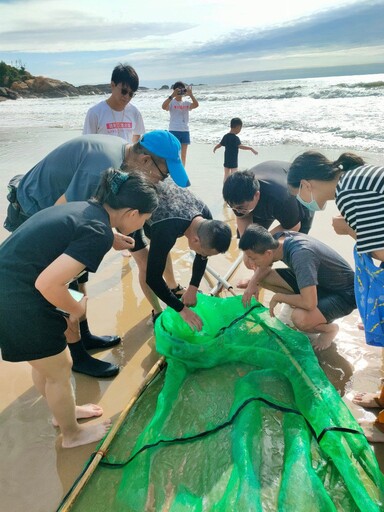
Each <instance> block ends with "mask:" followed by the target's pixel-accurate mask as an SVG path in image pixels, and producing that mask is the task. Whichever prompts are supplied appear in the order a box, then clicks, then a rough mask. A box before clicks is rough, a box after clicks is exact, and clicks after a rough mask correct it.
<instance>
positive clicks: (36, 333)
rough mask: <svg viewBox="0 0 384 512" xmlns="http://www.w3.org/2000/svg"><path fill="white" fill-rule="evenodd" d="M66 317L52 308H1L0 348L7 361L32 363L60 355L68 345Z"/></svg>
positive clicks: (33, 306) (14, 305) (25, 305)
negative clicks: (65, 333)
mask: <svg viewBox="0 0 384 512" xmlns="http://www.w3.org/2000/svg"><path fill="white" fill-rule="evenodd" d="M66 329H67V322H66V320H65V318H64V316H63V315H62V314H61V313H60V312H59V311H56V309H55V307H54V306H53V305H50V304H42V303H41V302H40V303H38V304H36V303H34V304H33V305H28V304H23V305H22V306H20V305H19V306H17V305H16V304H12V305H3V304H0V347H1V352H2V357H3V359H4V360H5V361H11V362H18V361H32V360H34V359H43V358H45V357H50V356H55V355H57V354H60V352H62V351H63V350H64V349H65V347H66V346H67V342H66V339H65V336H64V332H65V330H66Z"/></svg>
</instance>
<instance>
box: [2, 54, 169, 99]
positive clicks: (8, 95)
mask: <svg viewBox="0 0 384 512" xmlns="http://www.w3.org/2000/svg"><path fill="white" fill-rule="evenodd" d="M163 87H164V88H168V86H163ZM139 89H141V90H143V89H144V90H145V89H147V87H139ZM110 92H111V86H110V84H98V85H80V86H78V87H76V86H74V85H72V84H70V83H68V82H63V81H61V80H56V79H55V78H47V77H45V76H33V75H31V73H29V72H28V71H27V70H26V69H25V67H24V66H22V65H20V66H19V67H14V66H9V65H8V64H6V63H5V62H3V61H1V62H0V101H4V100H16V99H17V98H63V97H68V96H84V95H86V96H88V95H89V96H90V95H96V94H109V93H110Z"/></svg>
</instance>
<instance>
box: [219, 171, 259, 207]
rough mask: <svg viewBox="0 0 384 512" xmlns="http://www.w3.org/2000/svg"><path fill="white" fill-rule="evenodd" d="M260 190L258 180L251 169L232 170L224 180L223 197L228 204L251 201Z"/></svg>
mask: <svg viewBox="0 0 384 512" xmlns="http://www.w3.org/2000/svg"><path fill="white" fill-rule="evenodd" d="M259 190H260V183H259V180H258V179H257V178H256V176H255V175H254V173H253V172H251V171H238V172H234V173H233V174H231V175H230V176H228V178H227V179H226V180H225V182H224V186H223V198H224V201H226V202H227V203H228V204H230V205H239V204H241V203H244V201H251V200H252V199H253V198H254V196H255V194H256V192H258V191H259Z"/></svg>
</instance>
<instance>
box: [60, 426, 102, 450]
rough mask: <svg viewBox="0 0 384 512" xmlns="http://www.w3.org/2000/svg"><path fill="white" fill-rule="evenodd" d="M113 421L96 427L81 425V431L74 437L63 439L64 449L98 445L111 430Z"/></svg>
mask: <svg viewBox="0 0 384 512" xmlns="http://www.w3.org/2000/svg"><path fill="white" fill-rule="evenodd" d="M111 425H112V422H111V420H106V421H103V423H97V424H96V425H79V430H78V431H77V432H76V434H74V435H73V436H67V437H66V438H64V437H63V442H62V447H63V448H75V447H76V446H82V445H83V444H89V443H96V442H97V441H100V439H103V437H104V436H105V434H106V433H107V432H108V431H109V430H110V428H111Z"/></svg>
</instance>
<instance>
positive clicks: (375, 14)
mask: <svg viewBox="0 0 384 512" xmlns="http://www.w3.org/2000/svg"><path fill="white" fill-rule="evenodd" d="M383 20H384V3H383V2H382V1H380V2H371V3H369V2H365V3H360V2H359V3H357V4H353V5H352V6H351V5H349V6H345V7H341V8H338V9H335V10H332V11H327V12H324V13H316V14H314V15H312V16H310V17H306V18H303V19H299V20H296V21H294V22H291V23H289V24H286V25H284V26H278V27H274V28H271V29H264V30H248V31H246V32H245V33H243V34H240V35H239V33H238V32H236V33H232V34H227V35H226V36H225V37H222V38H220V39H218V40H216V41H211V42H208V43H203V44H201V45H200V47H199V48H194V49H190V50H189V51H187V52H184V56H185V57H187V56H192V55H193V56H194V57H210V56H211V57H216V58H217V57H218V56H228V55H232V56H235V55H242V56H243V57H244V56H247V55H248V56H253V57H257V56H262V55H266V54H268V53H270V52H279V51H282V50H283V51H287V50H289V49H294V48H300V49H309V48H312V49H322V50H326V49H327V48H335V47H343V48H348V47H358V46H362V45H363V46H370V45H382V44H383Z"/></svg>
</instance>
